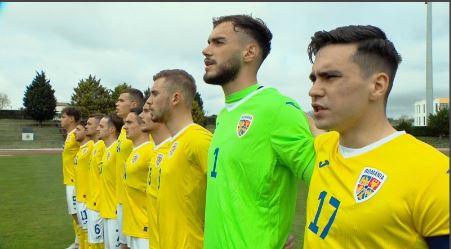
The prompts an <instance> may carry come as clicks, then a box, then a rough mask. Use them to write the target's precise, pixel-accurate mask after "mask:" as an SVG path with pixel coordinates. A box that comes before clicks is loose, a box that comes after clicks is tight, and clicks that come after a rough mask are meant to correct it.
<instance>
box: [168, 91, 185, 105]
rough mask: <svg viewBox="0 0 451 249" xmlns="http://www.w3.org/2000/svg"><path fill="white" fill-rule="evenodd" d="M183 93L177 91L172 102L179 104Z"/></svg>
mask: <svg viewBox="0 0 451 249" xmlns="http://www.w3.org/2000/svg"><path fill="white" fill-rule="evenodd" d="M182 98H183V97H182V94H181V93H180V92H179V91H175V92H174V94H173V95H172V99H171V104H172V105H178V104H180V103H181V102H182Z"/></svg>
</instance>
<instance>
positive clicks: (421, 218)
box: [413, 169, 449, 237]
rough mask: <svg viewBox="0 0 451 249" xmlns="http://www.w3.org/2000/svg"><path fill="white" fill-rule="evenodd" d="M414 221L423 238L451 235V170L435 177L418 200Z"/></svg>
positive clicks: (414, 211)
mask: <svg viewBox="0 0 451 249" xmlns="http://www.w3.org/2000/svg"><path fill="white" fill-rule="evenodd" d="M413 219H414V224H415V227H416V229H417V231H418V232H419V233H420V234H421V235H422V236H423V237H433V236H440V235H448V234H449V169H448V170H443V172H442V173H440V174H439V175H438V176H436V177H433V178H432V181H431V182H430V184H429V185H428V186H426V187H425V189H424V191H423V192H420V193H419V195H418V196H417V198H416V203H415V206H414V210H413Z"/></svg>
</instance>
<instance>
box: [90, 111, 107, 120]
mask: <svg viewBox="0 0 451 249" xmlns="http://www.w3.org/2000/svg"><path fill="white" fill-rule="evenodd" d="M103 117H105V114H102V113H93V114H90V115H89V116H88V118H95V119H97V121H100V120H101V119H102V118H103Z"/></svg>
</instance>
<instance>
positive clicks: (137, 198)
mask: <svg viewBox="0 0 451 249" xmlns="http://www.w3.org/2000/svg"><path fill="white" fill-rule="evenodd" d="M152 150H153V143H151V142H150V141H149V142H145V143H143V144H141V145H139V146H138V147H136V148H134V149H133V150H132V153H130V156H129V157H128V158H127V161H126V163H125V174H124V182H125V198H124V208H123V226H122V227H123V229H122V230H123V233H124V234H125V235H128V236H133V237H138V238H148V227H149V222H148V220H147V208H146V185H147V184H146V179H147V172H148V171H149V163H150V157H151V154H152Z"/></svg>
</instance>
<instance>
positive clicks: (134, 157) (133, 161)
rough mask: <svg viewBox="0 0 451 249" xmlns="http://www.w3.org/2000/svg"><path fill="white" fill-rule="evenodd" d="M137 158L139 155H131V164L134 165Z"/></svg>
mask: <svg viewBox="0 0 451 249" xmlns="http://www.w3.org/2000/svg"><path fill="white" fill-rule="evenodd" d="M138 158H139V154H135V155H133V158H132V163H135V162H136V161H137V160H138Z"/></svg>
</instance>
